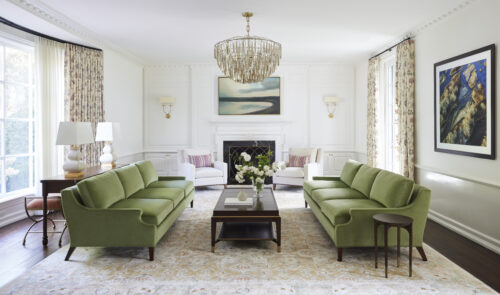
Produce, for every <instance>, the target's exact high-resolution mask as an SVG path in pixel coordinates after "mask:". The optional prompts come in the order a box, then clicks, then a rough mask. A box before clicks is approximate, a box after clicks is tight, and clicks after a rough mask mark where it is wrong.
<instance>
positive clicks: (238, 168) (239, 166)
mask: <svg viewBox="0 0 500 295" xmlns="http://www.w3.org/2000/svg"><path fill="white" fill-rule="evenodd" d="M241 167H242V166H241V165H234V168H236V170H238V171H240V170H241Z"/></svg>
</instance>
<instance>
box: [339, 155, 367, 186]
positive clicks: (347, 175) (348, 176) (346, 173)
mask: <svg viewBox="0 0 500 295" xmlns="http://www.w3.org/2000/svg"><path fill="white" fill-rule="evenodd" d="M361 165H362V164H361V163H359V162H357V161H354V160H349V161H347V162H346V163H345V165H344V168H343V169H342V173H341V174H340V180H342V181H343V182H344V183H345V184H347V185H348V186H351V185H352V181H353V180H354V177H355V176H356V173H357V172H358V170H359V168H360V167H361Z"/></svg>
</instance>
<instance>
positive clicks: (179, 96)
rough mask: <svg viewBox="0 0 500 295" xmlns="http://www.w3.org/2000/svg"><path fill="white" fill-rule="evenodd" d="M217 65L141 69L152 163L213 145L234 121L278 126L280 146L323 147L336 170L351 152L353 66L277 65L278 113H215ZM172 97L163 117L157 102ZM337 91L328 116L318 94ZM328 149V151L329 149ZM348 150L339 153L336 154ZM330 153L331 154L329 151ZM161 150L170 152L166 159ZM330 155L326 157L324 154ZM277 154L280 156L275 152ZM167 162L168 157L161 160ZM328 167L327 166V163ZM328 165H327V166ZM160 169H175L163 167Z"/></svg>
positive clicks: (246, 125) (249, 127)
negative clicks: (167, 114) (337, 100)
mask: <svg viewBox="0 0 500 295" xmlns="http://www.w3.org/2000/svg"><path fill="white" fill-rule="evenodd" d="M219 76H223V75H222V73H220V72H219V70H218V68H217V66H216V65H213V64H209V65H183V66H159V67H146V68H145V70H144V147H145V152H146V153H147V155H146V157H147V158H149V159H151V160H153V162H154V163H155V164H156V165H157V166H163V167H166V166H167V164H166V163H167V162H168V163H172V162H173V161H174V160H173V157H174V156H175V153H176V151H177V150H178V149H182V148H185V147H204V148H208V149H211V150H212V151H215V150H216V137H215V135H216V133H217V132H219V131H220V130H221V128H226V129H227V128H229V127H228V126H239V129H240V130H243V129H245V130H249V131H248V132H249V133H252V132H257V131H256V130H257V129H259V128H267V129H269V130H271V129H273V128H277V129H278V130H279V131H280V132H281V133H282V134H283V137H284V142H283V143H284V145H283V149H287V148H288V147H293V146H319V147H323V148H324V149H325V151H326V152H327V154H326V155H327V159H326V160H327V162H328V161H330V162H331V163H330V164H331V165H330V166H331V169H330V168H327V173H332V174H336V173H337V172H338V171H335V168H333V167H336V168H337V170H338V169H339V167H340V168H341V167H342V165H343V162H342V161H345V159H346V158H348V157H351V158H352V157H354V155H353V152H354V150H355V147H354V146H355V134H354V132H355V128H354V121H355V119H354V78H355V74H354V67H353V66H349V65H308V64H298V65H282V66H280V67H279V69H278V70H277V72H276V73H275V76H279V77H281V97H282V98H281V104H282V109H281V111H282V114H281V115H279V116H218V114H217V113H218V109H217V77H219ZM164 95H169V96H173V97H175V98H176V100H177V102H176V103H175V105H174V107H173V111H172V117H171V119H165V117H164V115H163V113H162V110H161V106H160V104H159V103H158V98H159V97H160V96H164ZM326 95H337V96H339V97H340V98H341V99H342V101H341V102H340V103H339V105H338V108H337V112H336V114H335V117H334V118H333V119H329V118H328V113H327V111H326V107H325V105H324V103H323V97H324V96H326ZM330 152H331V153H330ZM341 152H347V154H346V155H345V154H343V155H342V157H338V153H341ZM334 153H335V154H334ZM165 154H169V155H170V159H169V160H165ZM329 156H331V157H334V159H328V157H329ZM277 157H278V158H279V157H280V155H277ZM166 161H167V162H166ZM330 166H329V167H330ZM328 169H330V170H328ZM159 170H160V173H175V171H163V170H164V169H161V168H160V169H159Z"/></svg>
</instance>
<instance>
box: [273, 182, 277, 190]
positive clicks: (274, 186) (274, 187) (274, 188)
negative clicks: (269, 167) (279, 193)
mask: <svg viewBox="0 0 500 295" xmlns="http://www.w3.org/2000/svg"><path fill="white" fill-rule="evenodd" d="M275 190H276V184H274V183H273V191H275Z"/></svg>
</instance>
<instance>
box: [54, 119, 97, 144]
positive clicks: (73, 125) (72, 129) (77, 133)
mask: <svg viewBox="0 0 500 295" xmlns="http://www.w3.org/2000/svg"><path fill="white" fill-rule="evenodd" d="M91 142H94V135H93V134H92V125H91V124H90V122H60V123H59V129H58V130H57V139H56V145H80V144H85V143H91Z"/></svg>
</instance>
